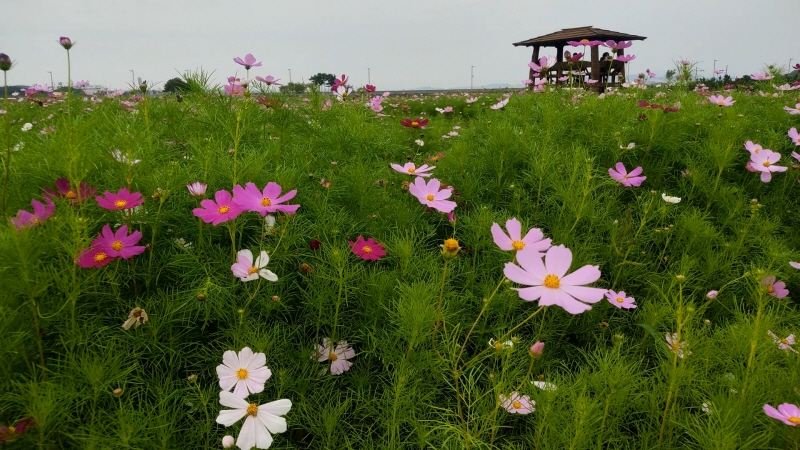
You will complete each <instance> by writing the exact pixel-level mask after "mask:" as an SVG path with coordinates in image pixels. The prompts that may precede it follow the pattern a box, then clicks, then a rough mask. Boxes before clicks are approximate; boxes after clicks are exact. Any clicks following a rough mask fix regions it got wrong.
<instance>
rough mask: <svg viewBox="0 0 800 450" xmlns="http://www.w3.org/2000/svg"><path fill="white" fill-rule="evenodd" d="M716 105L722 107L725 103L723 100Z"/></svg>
mask: <svg viewBox="0 0 800 450" xmlns="http://www.w3.org/2000/svg"><path fill="white" fill-rule="evenodd" d="M717 104H718V105H724V104H725V101H724V100H717Z"/></svg>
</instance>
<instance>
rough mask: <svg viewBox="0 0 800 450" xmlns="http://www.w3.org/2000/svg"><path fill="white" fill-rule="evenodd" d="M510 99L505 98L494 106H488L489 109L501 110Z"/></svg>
mask: <svg viewBox="0 0 800 450" xmlns="http://www.w3.org/2000/svg"><path fill="white" fill-rule="evenodd" d="M510 99H511V97H509V98H506V99H504V100H501V101H500V102H498V103H495V104H494V105H492V106H490V107H489V108H492V109H503V108H504V107H505V106H506V105H507V104H508V101H509V100H510Z"/></svg>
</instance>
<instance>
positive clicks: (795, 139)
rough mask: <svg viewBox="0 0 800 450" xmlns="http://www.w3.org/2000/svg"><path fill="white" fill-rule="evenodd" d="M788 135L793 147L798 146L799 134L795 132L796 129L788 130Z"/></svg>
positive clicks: (799, 142)
mask: <svg viewBox="0 0 800 450" xmlns="http://www.w3.org/2000/svg"><path fill="white" fill-rule="evenodd" d="M788 135H789V139H791V140H792V142H794V145H800V133H798V132H797V128H795V127H792V129H791V130H789V133H788Z"/></svg>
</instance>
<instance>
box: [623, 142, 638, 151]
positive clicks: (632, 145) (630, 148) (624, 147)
mask: <svg viewBox="0 0 800 450" xmlns="http://www.w3.org/2000/svg"><path fill="white" fill-rule="evenodd" d="M635 147H636V143H635V142H631V143H630V144H628V145H627V146H625V145H620V146H619V148H620V149H621V150H633V149H634V148H635Z"/></svg>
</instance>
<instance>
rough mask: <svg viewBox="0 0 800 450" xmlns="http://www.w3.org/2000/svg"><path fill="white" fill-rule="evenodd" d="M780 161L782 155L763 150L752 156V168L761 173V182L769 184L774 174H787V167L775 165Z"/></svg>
mask: <svg viewBox="0 0 800 450" xmlns="http://www.w3.org/2000/svg"><path fill="white" fill-rule="evenodd" d="M780 159H781V155H780V153H776V152H773V151H767V150H762V151H760V152H758V153H753V154H751V155H750V167H752V168H753V169H755V170H756V171H758V172H761V181H763V182H764V183H769V182H770V180H772V172H786V169H787V167H785V166H776V165H774V164H775V163H776V162H778V161H779V160H780Z"/></svg>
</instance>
